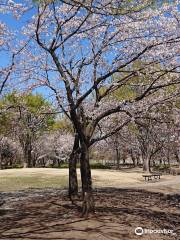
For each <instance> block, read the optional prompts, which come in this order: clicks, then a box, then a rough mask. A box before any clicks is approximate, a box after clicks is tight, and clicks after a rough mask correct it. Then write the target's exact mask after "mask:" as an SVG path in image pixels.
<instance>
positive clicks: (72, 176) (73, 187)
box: [69, 134, 79, 200]
mask: <svg viewBox="0 0 180 240" xmlns="http://www.w3.org/2000/svg"><path fill="white" fill-rule="evenodd" d="M78 148H79V138H78V135H77V134H76V135H75V139H74V146H73V150H72V152H71V155H70V157H69V197H70V199H71V200H73V199H74V197H76V196H77V195H78V179H77V171H76V164H77V159H78V158H79V153H78Z"/></svg>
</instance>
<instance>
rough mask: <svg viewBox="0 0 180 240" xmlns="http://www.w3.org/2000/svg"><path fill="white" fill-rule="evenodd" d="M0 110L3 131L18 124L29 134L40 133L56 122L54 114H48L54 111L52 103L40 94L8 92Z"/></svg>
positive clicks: (0, 122) (0, 105)
mask: <svg viewBox="0 0 180 240" xmlns="http://www.w3.org/2000/svg"><path fill="white" fill-rule="evenodd" d="M0 111H1V115H0V124H1V130H0V131H1V133H3V132H7V131H8V130H10V129H11V128H13V126H16V125H18V126H19V127H21V129H23V130H24V131H26V132H28V133H29V134H31V131H33V132H34V131H36V132H37V131H39V133H40V132H42V131H45V130H48V129H49V128H50V127H51V126H53V124H54V123H55V116H54V114H48V113H49V112H52V111H53V107H52V105H51V104H50V103H49V102H48V101H46V100H45V99H44V98H43V96H42V95H40V94H35V95H33V94H28V95H20V94H17V93H16V92H12V93H10V94H7V95H6V96H5V97H4V98H3V99H2V100H1V102H0ZM30 126H31V127H30Z"/></svg>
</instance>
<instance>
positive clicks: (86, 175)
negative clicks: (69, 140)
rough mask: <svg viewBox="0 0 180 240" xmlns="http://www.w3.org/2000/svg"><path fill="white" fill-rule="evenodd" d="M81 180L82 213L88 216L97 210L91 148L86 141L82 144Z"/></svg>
mask: <svg viewBox="0 0 180 240" xmlns="http://www.w3.org/2000/svg"><path fill="white" fill-rule="evenodd" d="M80 163H81V181H82V196H83V205H82V215H83V216H85V217H87V216H88V213H91V212H93V213H94V211H95V205H94V199H93V193H92V178H91V168H90V163H89V149H88V147H87V145H86V144H85V143H83V144H81V158H80Z"/></svg>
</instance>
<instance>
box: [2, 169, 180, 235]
mask: <svg viewBox="0 0 180 240" xmlns="http://www.w3.org/2000/svg"><path fill="white" fill-rule="evenodd" d="M67 173H68V170H67V169H20V170H3V171H0V202H3V201H4V204H3V205H2V206H0V240H11V239H13V240H22V239H23V240H32V239H33V240H37V239H41V240H61V239H63V240H108V239H109V240H117V239H120V240H136V239H142V240H144V239H145V240H146V239H147V240H150V239H153V240H179V239H180V177H179V176H170V175H164V176H162V178H161V180H160V181H154V182H150V183H146V182H145V181H144V180H143V178H142V171H141V169H126V170H120V171H115V170H93V171H92V176H93V183H94V189H95V190H94V199H95V203H96V213H95V214H94V215H92V216H89V218H88V219H83V218H82V217H81V208H80V206H81V204H80V202H78V206H79V207H77V206H75V205H72V204H71V202H70V201H69V199H68V197H67V190H66V189H67ZM27 179H28V180H27ZM57 179H60V181H59V182H58V188H57V184H55V183H54V182H55V181H57ZM22 180H24V182H22ZM32 180H33V182H32ZM37 181H39V182H37ZM20 182H21V185H18V184H19V183H20ZM41 182H45V184H44V185H41V184H40V185H38V184H39V183H41ZM37 188H38V189H37ZM62 188H64V190H63V189H62ZM12 190H16V191H12ZM137 227H141V228H143V231H144V234H143V235H141V236H138V235H136V234H135V229H136V228H137ZM146 229H148V230H146ZM164 229H165V230H164ZM152 230H156V231H157V230H158V231H164V232H166V231H167V230H169V231H170V232H169V233H164V234H163V233H151V234H150V233H145V231H152Z"/></svg>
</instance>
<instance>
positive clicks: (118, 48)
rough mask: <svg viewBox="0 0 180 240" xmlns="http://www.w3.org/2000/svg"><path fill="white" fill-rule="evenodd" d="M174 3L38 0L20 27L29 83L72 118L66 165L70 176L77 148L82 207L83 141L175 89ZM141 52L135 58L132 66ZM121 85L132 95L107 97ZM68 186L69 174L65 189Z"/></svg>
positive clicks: (87, 179) (85, 178)
mask: <svg viewBox="0 0 180 240" xmlns="http://www.w3.org/2000/svg"><path fill="white" fill-rule="evenodd" d="M129 3H130V4H131V3H133V1H130V2H129ZM177 4H178V2H177V1H173V2H170V3H165V4H161V3H160V4H159V6H157V7H156V8H155V9H153V8H152V7H151V6H149V7H148V6H147V7H145V8H141V9H138V10H137V11H125V12H123V11H120V10H118V11H117V12H116V14H115V12H114V11H112V9H117V8H118V9H121V6H119V1H111V2H110V1H109V0H103V1H92V0H91V1H40V3H39V4H37V5H36V7H35V8H36V9H35V14H34V15H33V16H32V17H31V19H28V23H27V25H26V26H24V27H23V29H22V34H23V46H24V43H27V44H26V45H25V48H23V51H21V56H20V57H19V61H20V64H19V65H18V67H17V71H19V72H21V82H23V81H24V82H25V83H26V86H27V87H28V88H30V89H33V88H34V87H46V88H47V89H48V91H51V92H52V94H54V96H55V98H56V100H57V103H58V106H59V108H60V110H61V111H62V112H63V113H64V115H65V116H66V117H67V118H68V119H69V120H70V121H71V123H72V125H73V129H74V135H75V137H74V147H73V151H72V156H71V158H70V165H69V166H70V172H69V173H70V177H72V180H74V179H75V177H76V172H75V169H76V161H75V159H76V157H75V156H76V154H77V152H79V153H80V163H81V180H82V191H83V213H84V214H87V213H88V211H94V201H93V195H92V179H91V169H90V164H89V148H90V147H91V146H92V145H93V144H94V143H96V142H98V141H100V140H103V139H105V138H107V137H109V136H111V135H113V134H114V133H116V132H117V131H119V130H120V129H122V128H123V127H124V126H125V125H126V124H128V123H129V122H130V121H134V120H135V119H136V118H137V117H138V115H139V114H140V113H141V112H142V111H147V109H148V108H149V106H150V105H151V104H156V103H157V102H163V101H166V100H167V99H169V98H173V97H177V95H178V94H179V89H178V87H176V88H175V91H174V92H173V93H172V92H171V93H167V91H166V88H167V87H168V86H171V85H173V86H178V84H179V83H180V81H179V62H178V56H179V52H178V46H179V41H180V36H179V13H178V6H177ZM132 6H133V7H134V5H132ZM132 9H133V8H132ZM139 60H141V62H142V64H141V66H137V67H133V68H132V65H133V64H135V63H136V62H137V61H139ZM157 66H158V69H157ZM117 74H118V77H116V75H117ZM147 76H148V78H147ZM126 85H131V87H132V88H134V89H136V90H137V91H136V95H135V96H134V97H133V98H131V99H127V100H119V101H115V100H114V99H113V97H112V98H111V97H109V96H111V95H112V94H114V93H115V92H116V91H117V90H118V89H121V88H122V87H124V86H126ZM157 93H158V94H157ZM107 100H108V101H109V102H108V101H107ZM116 114H122V115H123V117H122V121H119V122H118V124H116V125H115V124H114V127H113V128H112V127H111V128H110V129H108V131H107V132H106V133H103V134H99V131H98V129H99V125H101V124H103V122H105V121H106V120H108V119H112V116H114V115H116ZM123 120H125V121H123ZM73 176H74V177H73ZM74 187H75V188H76V186H73V181H71V180H70V189H71V190H70V193H71V192H73V188H74Z"/></svg>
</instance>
